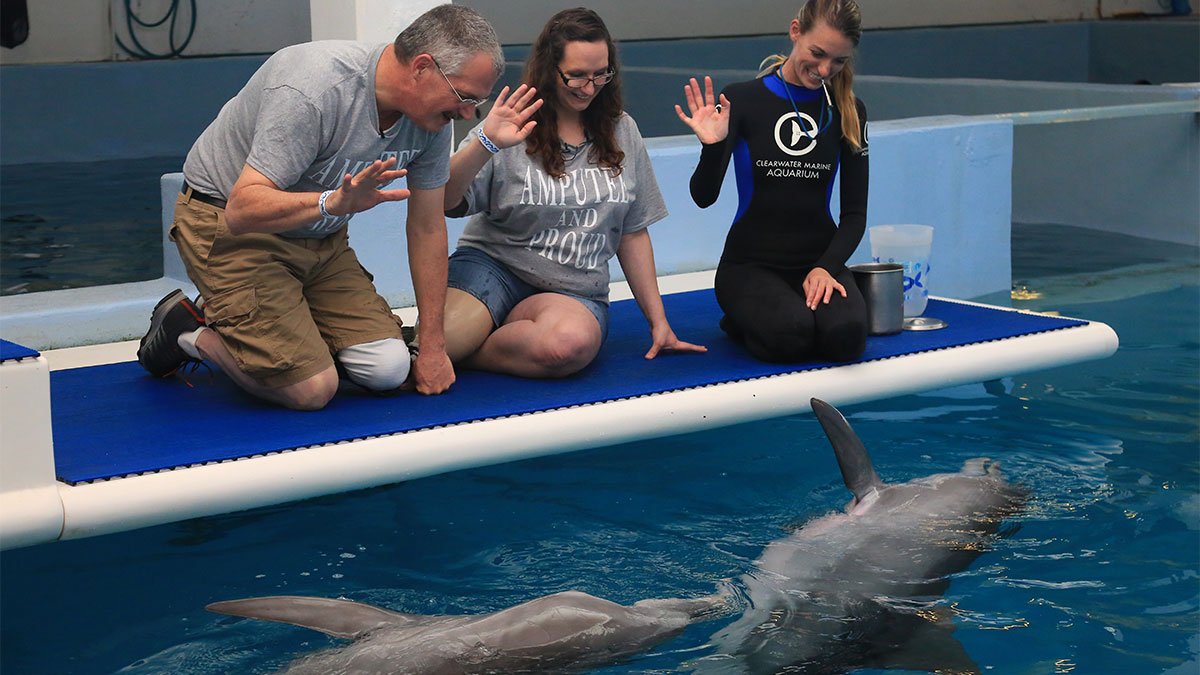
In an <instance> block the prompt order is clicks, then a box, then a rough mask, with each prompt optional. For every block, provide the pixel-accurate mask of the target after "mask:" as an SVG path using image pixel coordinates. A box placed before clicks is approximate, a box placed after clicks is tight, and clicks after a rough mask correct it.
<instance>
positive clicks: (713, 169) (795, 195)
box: [691, 74, 867, 362]
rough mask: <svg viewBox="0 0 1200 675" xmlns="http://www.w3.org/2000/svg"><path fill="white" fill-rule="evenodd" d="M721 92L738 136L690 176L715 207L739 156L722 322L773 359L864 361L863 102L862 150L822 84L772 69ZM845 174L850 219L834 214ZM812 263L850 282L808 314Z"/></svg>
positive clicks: (861, 111) (721, 292)
mask: <svg viewBox="0 0 1200 675" xmlns="http://www.w3.org/2000/svg"><path fill="white" fill-rule="evenodd" d="M785 87H786V89H785ZM722 93H723V94H724V95H725V97H726V98H728V99H729V101H730V103H731V113H732V114H731V117H730V127H729V136H728V137H727V138H726V139H725V140H724V141H722V142H719V143H713V144H712V145H705V146H704V148H703V150H702V151H701V153H700V163H699V164H698V165H697V166H696V171H695V173H693V174H692V180H691V192H692V199H693V200H695V202H696V204H698V205H699V206H700V207H701V208H704V207H707V206H709V205H710V204H712V203H713V202H715V201H716V200H717V195H718V194H719V192H720V190H721V181H722V180H723V179H724V177H725V171H726V169H727V167H728V166H729V160H730V158H731V157H732V159H733V161H734V167H735V175H736V177H737V187H738V210H737V215H736V216H735V217H734V221H733V225H732V226H731V227H730V229H729V235H728V236H727V237H726V239H725V250H724V252H723V253H722V254H721V262H720V265H719V266H718V268H717V276H716V295H717V301H718V302H719V303H720V305H721V309H722V310H724V312H725V318H724V319H722V322H721V325H722V328H724V329H725V330H726V332H727V333H729V335H730V336H731V337H733V338H734V339H736V340H738V341H740V342H741V343H742V344H744V345H745V347H746V349H747V350H748V351H749V352H750V353H751V354H753V355H754V356H755V357H756V358H759V359H762V360H764V361H774V362H796V361H802V360H808V359H813V358H819V359H824V360H830V361H847V360H851V359H854V358H857V357H858V356H860V355H861V354H862V351H863V348H864V347H865V345H866V336H867V329H866V306H865V304H864V302H863V299H862V295H861V294H860V293H859V291H858V287H857V286H855V284H854V278H853V276H852V275H851V274H850V272H849V271H848V270H847V269H846V260H847V259H848V258H849V257H850V255H851V254H852V253H854V250H855V249H856V248H857V247H858V244H859V242H860V241H861V240H862V236H863V231H864V230H865V228H866V221H867V145H866V144H867V137H866V120H867V114H866V108H865V106H863V104H862V101H857V100H856V103H857V106H858V115H859V121H860V124H861V125H862V126H861V133H862V143H863V145H862V148H861V150H856V149H854V148H853V146H851V145H850V143H849V142H848V141H846V140H844V139H843V138H842V132H841V115H840V114H839V113H838V111H837V110H836V108H832V106H830V105H828V103H827V102H826V99H825V93H824V91H822V90H820V89H817V90H811V89H805V88H803V87H796V86H793V85H787V84H785V83H784V82H783V80H782V79H780V77H779V76H778V75H777V74H773V75H768V76H766V77H764V78H760V79H756V80H751V81H749V82H740V83H738V84H733V85H730V86H729V87H727V88H726V89H725V91H724V92H722ZM789 93H790V94H791V98H790V99H789V97H788V94H789ZM793 106H794V107H793ZM797 113H799V117H798V116H797ZM818 128H819V129H821V131H820V133H819V134H817V135H816V139H815V140H814V139H813V138H812V132H813V130H814V129H818ZM839 171H840V172H841V225H840V226H839V225H838V224H837V223H835V222H834V220H833V217H832V216H831V215H830V212H829V200H830V197H831V193H832V191H833V180H834V177H835V176H836V175H837V174H838V172H839ZM814 267H821V268H824V269H825V270H826V271H827V272H829V274H831V275H832V276H833V277H834V278H835V279H837V280H838V282H839V283H841V284H842V285H843V286H845V288H846V296H847V297H845V298H843V297H842V296H841V293H839V292H837V290H836V289H835V290H834V292H833V296H832V297H831V299H830V301H829V304H828V305H825V304H821V305H820V306H818V308H817V310H816V311H813V310H810V309H809V308H808V306H807V305H806V304H805V295H804V289H803V283H804V278H805V277H806V276H807V275H808V273H809V272H810V271H812V269H813V268H814Z"/></svg>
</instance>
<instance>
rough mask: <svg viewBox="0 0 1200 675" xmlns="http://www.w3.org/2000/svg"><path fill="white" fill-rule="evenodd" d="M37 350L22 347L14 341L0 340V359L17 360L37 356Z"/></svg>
mask: <svg viewBox="0 0 1200 675" xmlns="http://www.w3.org/2000/svg"><path fill="white" fill-rule="evenodd" d="M39 355H40V354H39V353H38V351H37V350H35V349H30V348H29V347H22V346H21V345H19V344H17V343H15V342H9V341H8V340H0V361H19V360H21V359H27V358H30V357H33V356H39Z"/></svg>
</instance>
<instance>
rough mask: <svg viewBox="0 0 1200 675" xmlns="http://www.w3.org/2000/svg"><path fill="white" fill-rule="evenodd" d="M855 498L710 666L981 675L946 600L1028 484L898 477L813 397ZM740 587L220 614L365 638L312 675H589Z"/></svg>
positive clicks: (336, 603)
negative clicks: (420, 608)
mask: <svg viewBox="0 0 1200 675" xmlns="http://www.w3.org/2000/svg"><path fill="white" fill-rule="evenodd" d="M811 403H812V408H813V412H814V413H815V414H816V416H817V419H818V420H819V421H820V422H821V426H822V427H823V429H824V430H825V434H826V435H827V436H828V437H829V441H830V443H831V444H832V445H833V449H834V452H835V453H836V455H837V459H838V464H839V466H840V467H841V470H842V477H843V479H844V480H845V483H846V487H847V488H849V489H850V491H851V492H852V493H853V494H854V498H853V500H851V502H850V504H849V506H847V507H846V509H845V511H844V512H841V513H832V514H828V515H826V516H823V517H821V518H817V519H815V520H812V521H810V522H808V523H806V524H805V525H804V526H803V527H801V528H799V529H797V530H795V531H793V532H792V533H791V534H789V535H788V536H786V537H784V538H782V539H778V540H776V541H773V542H771V543H770V544H768V545H767V547H766V549H765V550H764V551H763V554H762V556H761V557H760V558H759V559H758V560H757V561H756V563H755V570H754V571H753V572H751V573H748V574H746V575H743V577H742V579H741V583H740V585H739V586H740V588H739V591H740V592H738V593H737V595H739V596H741V598H742V599H743V600H744V604H745V605H746V609H745V612H744V613H743V614H742V616H741V617H740V618H739V619H737V620H736V621H734V622H733V623H732V624H730V625H729V626H727V627H726V628H724V629H722V630H721V631H720V632H718V633H717V634H716V635H714V636H713V638H712V643H713V646H714V648H715V650H714V653H713V654H712V655H710V656H705V657H701V658H699V659H696V660H694V661H693V662H692V663H691V664H689V665H690V666H691V667H694V668H695V669H697V670H698V671H700V672H704V673H739V674H742V673H748V674H751V675H758V674H762V675H766V674H768V673H777V672H795V673H844V672H847V671H849V670H853V669H855V668H862V667H875V668H909V669H917V670H937V671H938V672H954V673H977V672H979V669H978V666H976V665H975V663H974V662H973V661H972V660H971V659H970V657H968V656H967V654H966V653H965V651H964V650H963V648H962V645H960V644H959V643H958V641H957V640H955V639H954V638H953V637H951V635H950V633H951V632H952V631H953V624H952V623H951V622H950V620H949V614H950V612H949V611H948V610H947V609H946V608H944V607H941V606H939V605H937V604H936V600H937V599H938V598H939V597H940V596H941V594H942V593H943V591H944V590H945V589H946V587H947V586H948V585H949V583H950V575H952V574H954V573H957V572H961V571H963V570H965V569H966V568H967V567H968V566H969V565H970V564H971V562H972V561H973V560H974V559H975V558H976V557H978V556H979V555H980V554H981V553H982V552H983V551H984V550H986V548H987V544H988V542H989V540H990V538H991V537H992V535H994V534H995V533H996V532H997V530H998V529H999V526H1000V523H1001V521H1002V520H1003V519H1004V518H1005V517H1007V516H1010V515H1013V514H1015V513H1017V512H1018V511H1019V510H1020V509H1021V508H1022V506H1023V505H1024V501H1025V496H1026V495H1025V492H1024V491H1023V490H1022V489H1020V488H1017V487H1014V486H1012V485H1010V484H1008V483H1007V482H1005V481H1004V479H1003V477H1002V476H1001V475H1000V473H999V471H998V469H997V467H996V465H995V464H993V463H991V462H990V461H989V460H987V459H983V458H979V459H974V460H970V461H968V462H966V464H965V465H964V466H963V469H962V470H961V471H959V472H958V473H952V474H937V475H933V476H928V477H925V478H918V479H915V480H912V481H909V482H907V483H900V484H893V485H888V484H886V483H884V482H883V481H881V480H880V478H879V475H878V474H877V473H876V472H875V468H874V466H873V465H872V463H871V458H870V456H869V455H868V454H867V451H866V448H865V446H864V445H863V443H862V441H861V440H860V439H859V437H858V435H857V434H855V433H854V430H853V429H851V428H850V425H849V424H848V423H847V422H846V419H845V418H844V417H843V416H842V414H841V413H840V412H838V411H837V409H835V408H834V407H833V406H831V405H829V404H827V403H825V402H823V401H821V400H819V399H815V398H814V399H812V401H811ZM735 604H738V603H736V602H735V600H734V598H732V597H730V595H729V593H725V594H715V595H711V596H706V597H702V598H695V599H682V598H673V599H654V600H642V601H640V602H637V603H635V604H633V605H632V606H625V605H620V604H617V603H614V602H610V601H608V600H604V599H602V598H597V597H595V596H592V595H588V594H586V593H580V592H577V591H567V592H563V593H555V594H553V595H548V596H545V597H542V598H538V599H536V600H531V601H529V602H526V603H524V604H521V605H517V606H515V607H510V608H508V609H504V610H501V611H498V612H494V613H491V614H476V615H454V616H426V615H419V614H401V613H398V612H392V611H389V610H386V609H383V608H381V607H375V606H373V605H368V604H364V603H359V602H353V601H350V600H330V599H324V598H310V597H294V596H278V597H265V598H250V599H246V600H231V601H228V602H218V603H214V604H211V605H209V606H208V609H209V610H211V611H214V612H219V613H222V614H230V615H234V616H241V617H247V618H254V619H262V620H266V621H279V622H283V623H290V624H294V625H297V626H303V627H305V628H311V629H314V630H318V631H321V632H323V633H326V634H327V635H331V636H334V637H339V638H346V639H350V640H353V642H352V643H350V644H348V645H346V646H344V647H340V648H336V649H330V650H325V651H321V652H317V653H315V654H313V655H310V656H307V657H304V658H301V659H300V660H298V661H296V662H294V663H293V664H292V665H291V666H290V667H289V669H288V670H287V672H288V673H289V674H291V675H303V674H305V673H322V674H325V673H342V674H349V673H356V674H357V673H361V674H373V673H405V674H413V675H418V674H422V675H424V674H434V673H436V674H438V675H441V674H443V673H446V674H460V673H461V674H466V673H547V672H576V671H579V670H584V669H587V668H593V667H597V666H601V665H606V664H610V663H614V662H617V661H620V660H622V659H625V658H628V657H630V656H633V655H635V654H637V653H640V652H642V651H644V650H646V649H649V648H651V647H653V646H655V645H657V644H659V643H662V642H664V641H666V640H669V639H671V638H672V637H675V636H676V635H678V634H679V633H681V632H682V631H683V630H684V629H685V628H686V627H687V626H688V625H689V624H691V623H693V622H696V621H704V620H709V619H714V618H717V617H719V616H722V615H725V614H728V613H730V611H731V607H732V606H733V605H735Z"/></svg>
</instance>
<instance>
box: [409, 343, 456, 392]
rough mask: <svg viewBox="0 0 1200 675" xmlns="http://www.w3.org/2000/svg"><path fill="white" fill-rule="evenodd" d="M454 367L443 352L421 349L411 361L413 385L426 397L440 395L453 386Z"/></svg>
mask: <svg viewBox="0 0 1200 675" xmlns="http://www.w3.org/2000/svg"><path fill="white" fill-rule="evenodd" d="M454 380H455V375H454V366H453V365H451V363H450V357H449V356H446V352H445V350H433V349H422V350H421V351H420V352H418V353H417V359H416V360H415V361H413V385H414V386H415V387H416V389H417V392H418V393H421V394H425V395H426V396H433V395H435V394H440V393H442V392H444V391H446V390H447V389H449V388H450V385H452V384H454Z"/></svg>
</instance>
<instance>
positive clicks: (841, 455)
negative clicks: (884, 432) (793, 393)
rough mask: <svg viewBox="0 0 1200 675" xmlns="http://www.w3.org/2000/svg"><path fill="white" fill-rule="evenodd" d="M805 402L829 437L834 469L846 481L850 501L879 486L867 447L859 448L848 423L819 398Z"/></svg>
mask: <svg viewBox="0 0 1200 675" xmlns="http://www.w3.org/2000/svg"><path fill="white" fill-rule="evenodd" d="M809 403H811V404H812V410H813V413H814V414H815V415H816V416H817V419H818V420H819V421H820V422H821V428H822V429H824V430H825V435H826V436H827V437H828V438H829V444H830V445H832V446H833V452H834V454H836V455H837V460H838V466H840V467H841V469H842V479H843V480H845V481H846V487H847V488H849V490H850V491H851V492H853V493H854V498H855V499H858V500H862V499H864V498H865V497H866V496H867V495H868V494H869V493H870V492H871V490H876V489H879V488H880V487H882V486H883V481H881V480H879V474H877V473H875V466H874V465H873V464H871V456H870V455H868V454H867V447H866V446H865V445H863V442H862V439H860V438H859V437H858V434H856V433H854V429H851V428H850V423H849V422H847V421H846V418H845V417H844V416H843V415H842V413H840V412H838V409H837V408H835V407H833V406H831V405H829V404H828V403H826V402H824V401H822V400H821V399H819V398H814V399H811V400H810V401H809Z"/></svg>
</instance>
